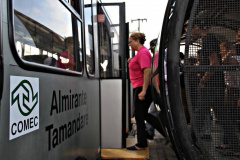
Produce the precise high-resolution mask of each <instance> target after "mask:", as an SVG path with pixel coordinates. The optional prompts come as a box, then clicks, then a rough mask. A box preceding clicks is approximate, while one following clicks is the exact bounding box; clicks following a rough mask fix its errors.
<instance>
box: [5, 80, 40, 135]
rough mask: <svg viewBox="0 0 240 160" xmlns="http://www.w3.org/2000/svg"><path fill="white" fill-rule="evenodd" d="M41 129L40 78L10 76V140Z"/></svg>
mask: <svg viewBox="0 0 240 160" xmlns="http://www.w3.org/2000/svg"><path fill="white" fill-rule="evenodd" d="M37 129H39V78H31V77H20V76H10V123H9V140H12V139H14V138H17V137H19V136H22V135H24V134H27V133H30V132H32V131H34V130H37Z"/></svg>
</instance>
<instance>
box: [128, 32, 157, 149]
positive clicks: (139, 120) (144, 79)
mask: <svg viewBox="0 0 240 160" xmlns="http://www.w3.org/2000/svg"><path fill="white" fill-rule="evenodd" d="M145 41H146V39H145V34H144V33H139V32H134V33H132V34H131V35H130V37H129V46H130V47H131V49H132V50H133V51H137V55H136V56H135V57H133V58H132V59H129V60H128V62H129V72H130V81H131V83H132V86H133V105H134V114H135V119H136V125H137V144H135V145H134V146H131V147H127V149H128V150H141V149H145V148H146V147H147V132H146V126H145V120H146V121H147V122H148V123H150V124H151V125H152V126H153V127H154V128H155V129H157V130H158V131H159V132H160V133H161V130H162V128H161V124H160V122H159V120H158V118H156V117H155V116H153V115H151V114H149V113H148V109H149V107H150V104H151V103H152V94H151V85H150V84H151V82H150V78H151V60H152V57H151V54H150V52H149V50H148V49H147V48H146V47H145V46H144V42H145Z"/></svg>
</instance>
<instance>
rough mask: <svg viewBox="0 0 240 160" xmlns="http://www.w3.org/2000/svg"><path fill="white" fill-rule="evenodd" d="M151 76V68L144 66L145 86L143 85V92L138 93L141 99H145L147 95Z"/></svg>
mask: <svg viewBox="0 0 240 160" xmlns="http://www.w3.org/2000/svg"><path fill="white" fill-rule="evenodd" d="M150 77H151V68H144V69H143V87H142V92H141V93H139V94H138V98H139V99H140V100H144V99H145V95H146V92H147V88H148V85H149V81H150Z"/></svg>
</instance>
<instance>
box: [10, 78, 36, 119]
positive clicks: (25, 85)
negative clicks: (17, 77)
mask: <svg viewBox="0 0 240 160" xmlns="http://www.w3.org/2000/svg"><path fill="white" fill-rule="evenodd" d="M21 88H22V89H23V90H24V91H25V92H23V93H21V91H20V89H21ZM28 88H30V90H28ZM19 94H23V95H22V99H21V100H20V98H19V97H20V96H19ZM30 96H31V97H32V98H30ZM11 101H12V104H11V105H13V104H14V103H15V102H16V101H17V104H18V109H19V111H20V112H21V114H22V115H23V116H28V115H29V114H30V113H32V111H33V109H34V108H35V106H36V105H37V103H38V92H37V93H36V94H34V93H33V88H32V85H31V83H30V82H29V81H28V80H23V81H21V82H20V83H19V84H18V86H17V87H16V88H15V89H14V90H13V91H12V98H11ZM20 101H22V105H21V103H20ZM30 101H31V102H33V103H32V105H31V106H29V105H28V104H29V102H30ZM26 102H28V103H27V104H26ZM23 108H24V109H26V110H25V111H24V109H23Z"/></svg>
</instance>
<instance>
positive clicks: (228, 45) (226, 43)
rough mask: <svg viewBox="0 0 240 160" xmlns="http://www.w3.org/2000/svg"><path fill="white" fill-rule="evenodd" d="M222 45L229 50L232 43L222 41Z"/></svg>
mask: <svg viewBox="0 0 240 160" xmlns="http://www.w3.org/2000/svg"><path fill="white" fill-rule="evenodd" d="M220 46H221V47H225V48H226V50H227V51H228V50H230V49H231V43H230V42H222V43H221V44H220Z"/></svg>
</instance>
